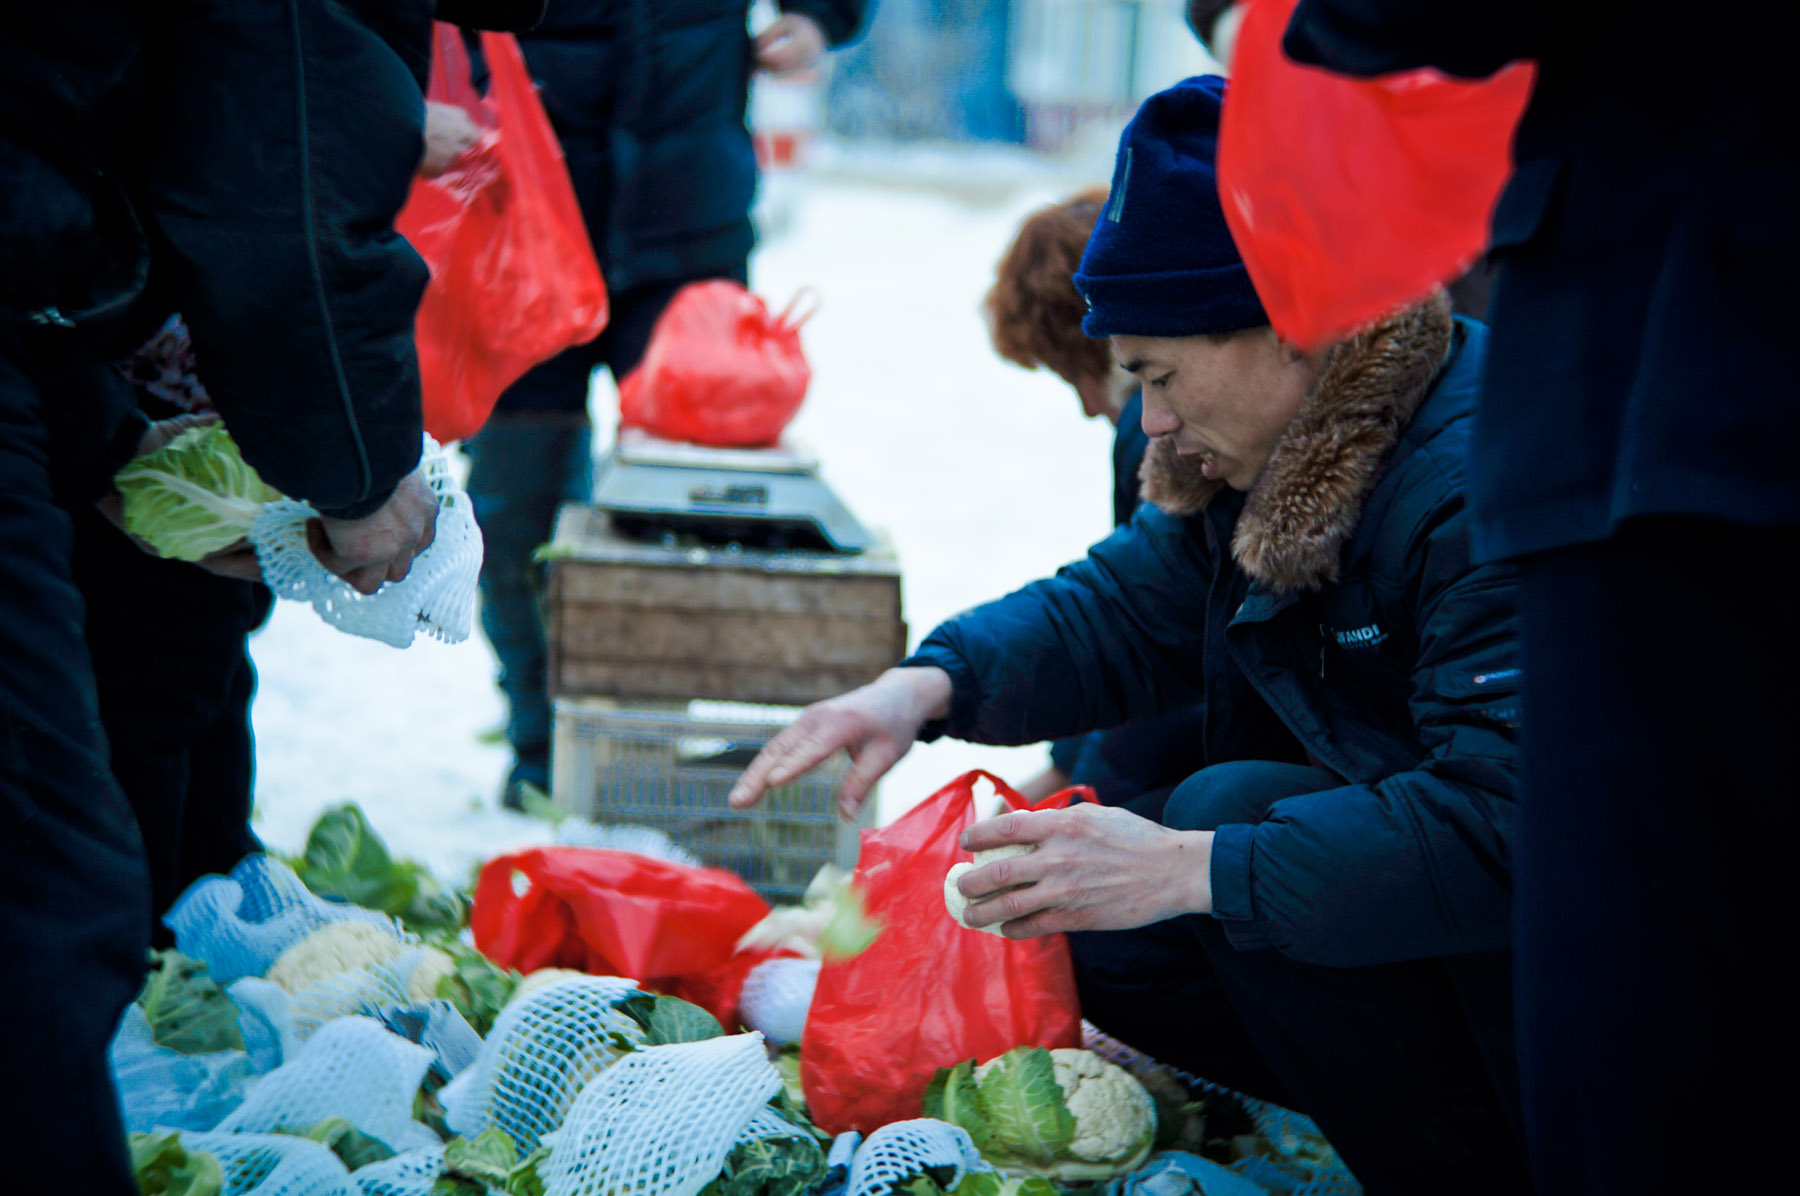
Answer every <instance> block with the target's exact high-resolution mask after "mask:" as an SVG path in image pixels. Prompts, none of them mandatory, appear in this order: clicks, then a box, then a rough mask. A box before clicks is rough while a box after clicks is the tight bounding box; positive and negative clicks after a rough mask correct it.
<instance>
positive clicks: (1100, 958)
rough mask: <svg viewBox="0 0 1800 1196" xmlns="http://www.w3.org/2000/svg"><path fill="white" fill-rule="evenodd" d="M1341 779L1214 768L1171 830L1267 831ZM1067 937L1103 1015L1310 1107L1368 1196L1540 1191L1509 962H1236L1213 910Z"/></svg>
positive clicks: (1194, 1064) (1154, 1042) (1181, 792)
mask: <svg viewBox="0 0 1800 1196" xmlns="http://www.w3.org/2000/svg"><path fill="white" fill-rule="evenodd" d="M1339 784H1341V782H1340V781H1339V780H1338V779H1337V778H1336V777H1335V776H1333V775H1332V774H1330V773H1328V772H1325V771H1323V770H1320V769H1314V768H1307V767H1304V766H1300V765H1292V764H1275V763H1264V762H1258V761H1240V762H1234V763H1228V764H1222V765H1217V766H1215V767H1213V768H1209V769H1206V770H1204V771H1202V772H1200V773H1198V774H1196V775H1195V776H1194V777H1192V778H1190V779H1189V780H1188V781H1186V782H1184V783H1183V784H1182V785H1180V786H1178V787H1177V788H1176V789H1175V791H1174V793H1173V794H1172V795H1171V796H1170V797H1169V798H1168V802H1167V805H1166V807H1165V809H1164V811H1163V822H1164V824H1165V825H1167V826H1169V827H1172V828H1174V829H1176V830H1212V829H1215V828H1217V827H1219V826H1222V825H1226V824H1228V823H1235V822H1245V821H1257V820H1259V819H1261V818H1262V817H1263V816H1264V815H1265V814H1266V812H1267V810H1268V808H1269V806H1270V805H1272V804H1273V803H1275V802H1276V801H1279V800H1280V799H1281V798H1284V797H1291V796H1294V795H1296V794H1300V793H1310V792H1316V791H1318V790H1320V789H1326V788H1335V787H1337V786H1338V785H1339ZM1069 942H1070V947H1071V951H1072V954H1073V955H1074V958H1075V965H1076V967H1075V975H1076V984H1077V987H1078V988H1079V990H1080V994H1081V1003H1082V1011H1083V1012H1084V1013H1085V1014H1086V1015H1087V1016H1088V1018H1089V1019H1090V1020H1092V1021H1093V1022H1094V1023H1095V1024H1096V1025H1098V1026H1099V1027H1100V1028H1101V1029H1103V1030H1105V1031H1107V1032H1108V1033H1109V1034H1112V1035H1113V1036H1114V1037H1117V1038H1119V1039H1121V1040H1123V1041H1125V1042H1128V1043H1130V1044H1131V1045H1132V1046H1135V1047H1137V1048H1138V1049H1140V1050H1143V1051H1145V1052H1147V1053H1149V1054H1151V1055H1154V1056H1155V1057H1156V1058H1158V1059H1161V1060H1162V1061H1164V1062H1166V1063H1170V1064H1173V1065H1174V1066H1176V1067H1180V1068H1181V1069H1183V1070H1184V1071H1188V1072H1192V1073H1193V1074H1195V1075H1198V1076H1200V1077H1202V1078H1204V1079H1208V1080H1212V1081H1213V1082H1215V1083H1219V1084H1224V1085H1226V1086H1227V1087H1231V1088H1236V1089H1238V1090H1240V1091H1242V1092H1245V1093H1247V1094H1248V1095H1251V1096H1256V1097H1260V1098H1262V1099H1265V1100H1272V1101H1274V1102H1276V1103H1278V1104H1281V1105H1285V1106H1287V1107H1289V1108H1293V1109H1297V1110H1299V1111H1300V1112H1303V1113H1306V1114H1307V1115H1308V1116H1310V1117H1312V1118H1313V1119H1314V1120H1315V1121H1317V1122H1318V1124H1319V1128H1320V1129H1322V1130H1323V1131H1324V1132H1325V1135H1326V1137H1328V1138H1329V1139H1330V1140H1331V1142H1332V1144H1333V1146H1335V1147H1336V1148H1337V1150H1338V1152H1339V1154H1340V1155H1342V1157H1343V1159H1344V1162H1345V1163H1346V1164H1347V1165H1348V1166H1349V1168H1350V1169H1351V1171H1352V1172H1354V1173H1355V1175H1356V1176H1357V1178H1358V1179H1359V1180H1361V1181H1362V1183H1363V1185H1364V1187H1365V1189H1366V1190H1367V1191H1368V1192H1369V1193H1370V1194H1371V1196H1382V1194H1383V1193H1408V1194H1410V1193H1420V1194H1427V1193H1429V1194H1432V1196H1439V1194H1441V1193H1447V1192H1456V1193H1459V1194H1465V1193H1495V1194H1502V1193H1504V1194H1513V1193H1521V1192H1526V1191H1528V1190H1529V1183H1528V1181H1527V1179H1526V1175H1525V1163H1524V1155H1523V1151H1522V1148H1521V1146H1520V1142H1519V1138H1518V1134H1517V1132H1516V1125H1517V1118H1516V1086H1515V1084H1514V1082H1513V1075H1512V1066H1513V1060H1512V1055H1511V1051H1510V1032H1511V1006H1510V1002H1509V1000H1508V992H1507V988H1508V983H1509V968H1510V961H1509V960H1508V959H1507V958H1506V957H1504V956H1494V957H1484V956H1470V957H1464V958H1461V959H1455V960H1444V959H1429V960H1414V961H1408V962H1404V963H1390V964H1380V965H1376V966H1370V967H1360V968H1328V967H1321V966H1318V965H1315V964H1307V963H1300V962H1297V961H1295V960H1291V959H1288V958H1287V957H1285V956H1283V955H1281V954H1279V953H1278V952H1275V951H1273V950H1261V951H1239V950H1238V949H1236V948H1235V947H1233V946H1232V945H1231V944H1230V942H1229V941H1228V940H1227V939H1226V938H1225V934H1224V932H1223V930H1222V929H1221V928H1220V927H1219V925H1218V923H1217V922H1216V921H1214V920H1213V919H1212V918H1210V917H1198V916H1196V917H1182V918H1175V919H1171V920H1170V921H1167V922H1162V923H1157V924H1155V925H1152V926H1147V927H1143V928H1140V929H1138V930H1127V931H1109V932H1095V933H1086V934H1072V935H1070V936H1069Z"/></svg>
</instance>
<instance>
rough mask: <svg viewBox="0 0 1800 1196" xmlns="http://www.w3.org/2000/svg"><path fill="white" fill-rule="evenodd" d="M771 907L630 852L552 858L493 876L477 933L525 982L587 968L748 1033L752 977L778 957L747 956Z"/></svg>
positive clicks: (545, 850)
mask: <svg viewBox="0 0 1800 1196" xmlns="http://www.w3.org/2000/svg"><path fill="white" fill-rule="evenodd" d="M768 913H769V904H768V902H766V901H764V900H763V899H762V898H761V897H759V896H757V894H756V891H755V890H754V889H752V888H751V887H750V886H749V885H747V884H745V883H744V882H743V881H742V880H741V879H739V878H738V877H737V876H735V875H734V874H732V873H730V872H726V871H723V870H721V869H718V868H696V867H693V866H691V865H687V864H674V863H669V862H666V861H663V860H656V859H651V858H650V857H649V856H642V855H638V854H637V853H635V852H629V851H606V850H602V849H599V848H589V847H540V848H533V849H531V850H528V851H520V852H515V853H514V854H512V855H503V856H497V857H495V858H494V859H492V860H489V861H488V862H487V863H486V864H485V865H483V866H482V869H481V878H480V880H479V881H477V882H476V886H475V901H474V905H473V906H472V907H471V908H470V910H469V928H470V929H471V930H472V931H473V932H474V934H475V946H476V947H477V948H479V949H480V951H481V953H482V954H484V955H486V956H487V957H488V958H489V959H492V960H493V961H495V962H496V963H499V964H503V965H505V966H506V967H509V968H517V969H518V970H519V971H521V972H531V971H536V970H537V969H538V968H575V969H578V970H580V971H584V972H592V973H594V974H595V975H598V976H628V977H630V978H631V979H633V980H636V981H637V982H638V983H639V984H641V985H643V986H644V987H645V988H648V989H654V990H655V991H657V992H661V993H668V994H670V995H672V996H677V997H680V998H682V999H683V1000H687V1001H692V1002H693V1003H694V1004H696V1005H699V1006H701V1007H702V1008H704V1009H706V1010H707V1011H708V1012H710V1013H711V1014H712V1015H713V1016H714V1017H716V1018H718V1019H719V1021H720V1023H722V1024H723V1025H724V1026H725V1027H726V1029H728V1030H731V1029H736V1027H737V1002H738V994H739V992H740V991H741V990H742V989H743V986H744V977H745V976H746V975H747V974H748V973H749V971H750V969H751V968H753V967H755V966H756V965H757V964H758V963H761V962H762V961H763V960H765V959H769V958H772V957H773V955H774V954H778V953H776V952H760V953H757V952H745V953H744V954H741V955H740V954H737V953H736V948H737V942H738V940H739V939H741V938H742V937H743V936H744V932H745V931H747V930H749V929H750V928H751V927H752V926H754V925H756V924H757V923H758V922H760V921H762V920H763V918H764V917H766V916H767V915H768Z"/></svg>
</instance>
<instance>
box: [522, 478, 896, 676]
mask: <svg viewBox="0 0 1800 1196" xmlns="http://www.w3.org/2000/svg"><path fill="white" fill-rule="evenodd" d="M549 573H550V577H549V608H550V609H549V615H550V629H549V639H550V691H551V693H552V694H554V695H556V696H558V697H564V696H578V695H600V696H605V697H612V698H620V699H676V700H686V699H691V698H704V699H714V700H719V701H729V702H757V703H769V704H775V705H805V704H806V703H808V702H816V701H819V700H820V699H822V698H829V697H834V696H836V695H837V694H840V693H843V692H844V691H846V690H849V689H854V688H855V687H857V686H859V685H862V684H865V683H866V682H868V681H871V680H873V679H874V678H875V677H876V676H877V675H878V674H880V673H881V671H882V670H884V669H886V668H889V667H890V666H892V665H893V664H894V663H895V662H897V661H898V660H900V658H901V657H903V656H904V655H905V654H906V623H905V622H904V621H903V620H902V618H901V615H900V565H899V562H898V561H897V560H896V559H895V557H894V554H893V550H892V549H891V548H890V547H889V546H888V545H887V543H886V541H885V540H884V541H882V542H881V543H880V545H878V547H877V548H876V549H875V550H873V551H871V552H865V553H857V554H845V553H824V552H796V551H779V552H777V551H768V550H762V549H736V550H733V549H726V548H689V547H668V546H665V545H662V544H655V543H645V542H642V541H639V540H633V539H629V538H627V537H624V536H621V535H619V534H618V533H617V532H615V531H614V530H613V528H612V526H611V524H610V523H609V522H608V520H607V518H606V516H605V515H604V514H603V513H602V512H600V511H598V510H595V509H593V508H591V507H585V506H581V505H579V504H573V503H571V504H568V505H566V506H564V507H563V509H562V512H561V514H560V515H559V516H558V518H557V523H556V538H555V540H554V541H553V542H552V546H551V551H550V569H549Z"/></svg>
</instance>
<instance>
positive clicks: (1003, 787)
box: [968, 768, 1100, 810]
mask: <svg viewBox="0 0 1800 1196" xmlns="http://www.w3.org/2000/svg"><path fill="white" fill-rule="evenodd" d="M968 775H969V776H971V777H986V778H987V779H988V782H989V783H990V784H991V785H993V787H994V791H995V792H996V793H998V794H999V795H1000V797H1001V799H1002V800H1003V801H1005V802H1006V804H1007V805H1009V806H1011V807H1012V808H1013V809H1015V810H1060V809H1063V808H1064V807H1065V806H1072V805H1074V804H1075V803H1076V802H1077V801H1088V802H1093V803H1094V804H1095V805H1099V804H1100V798H1099V795H1097V794H1096V793H1095V792H1094V791H1093V789H1092V788H1091V787H1090V786H1087V785H1071V786H1069V787H1068V788H1067V789H1058V790H1057V791H1056V792H1055V793H1052V794H1050V795H1049V796H1048V797H1044V798H1041V799H1039V800H1038V801H1035V802H1032V801H1026V800H1025V796H1024V794H1022V793H1020V792H1019V791H1018V790H1017V789H1014V788H1013V787H1012V786H1011V785H1009V784H1007V783H1006V782H1005V781H1003V780H1001V779H1000V778H999V777H997V776H995V775H994V774H993V773H991V772H989V771H988V770H987V769H985V768H975V769H970V770H969V774H968Z"/></svg>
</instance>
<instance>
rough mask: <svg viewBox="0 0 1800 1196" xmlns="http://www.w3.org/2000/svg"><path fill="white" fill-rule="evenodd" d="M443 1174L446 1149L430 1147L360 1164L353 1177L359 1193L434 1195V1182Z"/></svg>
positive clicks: (374, 1195) (367, 1195)
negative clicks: (377, 1161) (432, 1193)
mask: <svg viewBox="0 0 1800 1196" xmlns="http://www.w3.org/2000/svg"><path fill="white" fill-rule="evenodd" d="M443 1174H444V1148H443V1147H441V1146H428V1147H426V1148H424V1149H423V1150H409V1151H407V1152H406V1153H405V1154H397V1155H395V1156H394V1157H393V1158H391V1159H383V1160H382V1161H381V1162H379V1163H370V1164H369V1165H368V1166H366V1167H358V1168H357V1169H356V1170H355V1171H354V1172H352V1173H351V1175H350V1178H351V1179H352V1180H354V1181H355V1182H356V1187H357V1192H358V1196H431V1188H432V1185H433V1184H435V1183H437V1181H438V1178H439V1177H440V1176H442V1175H443Z"/></svg>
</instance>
